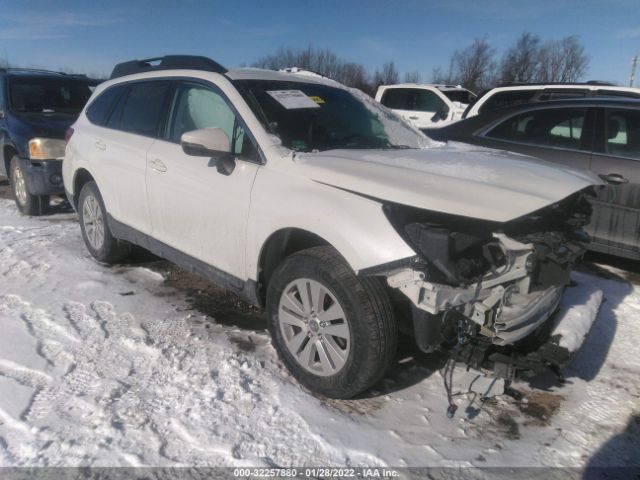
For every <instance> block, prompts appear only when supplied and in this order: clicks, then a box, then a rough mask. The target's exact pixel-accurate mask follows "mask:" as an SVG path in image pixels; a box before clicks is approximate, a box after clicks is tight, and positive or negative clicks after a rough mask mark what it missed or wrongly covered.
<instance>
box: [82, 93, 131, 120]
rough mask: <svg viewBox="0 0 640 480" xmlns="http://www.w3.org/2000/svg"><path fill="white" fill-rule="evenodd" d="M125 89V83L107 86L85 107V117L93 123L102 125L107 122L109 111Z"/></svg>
mask: <svg viewBox="0 0 640 480" xmlns="http://www.w3.org/2000/svg"><path fill="white" fill-rule="evenodd" d="M125 90H126V86H125V85H116V86H114V87H111V88H108V89H107V90H105V91H104V92H102V93H101V94H100V95H99V96H98V98H96V99H95V100H94V101H93V102H91V105H89V108H87V118H88V119H89V121H90V122H91V123H93V124H94V125H100V126H104V125H105V124H106V123H107V118H108V116H109V112H111V110H112V108H113V104H114V103H115V101H116V99H118V98H120V96H121V95H122V93H124V91H125Z"/></svg>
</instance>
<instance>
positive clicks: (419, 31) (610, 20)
mask: <svg viewBox="0 0 640 480" xmlns="http://www.w3.org/2000/svg"><path fill="white" fill-rule="evenodd" d="M523 31H531V32H534V33H537V34H538V35H540V36H541V37H542V38H543V39H552V38H553V39H555V38H560V37H563V36H566V35H577V36H578V37H579V38H580V41H581V42H582V43H583V44H584V45H585V47H586V51H587V53H588V54H589V56H590V57H591V64H590V68H589V71H588V73H587V75H586V78H585V79H598V80H609V81H614V82H616V83H619V84H625V85H626V84H628V82H629V74H630V70H631V59H632V57H633V56H634V55H636V54H640V0H608V1H604V0H600V1H595V0H583V1H577V0H551V1H548V0H537V1H524V0H523V1H509V0H487V1H482V0H475V1H465V0H441V1H428V0H423V1H419V0H395V1H392V0H386V1H378V0H370V1H364V0H357V1H356V0H353V1H350V0H342V1H334V0H326V1H323V0H315V1H305V0H292V1H277V0H271V1H255V0H253V1H252V0H244V1H237V0H236V1H234V0H228V1H226V2H220V1H205V0H201V1H200V0H182V1H180V0H173V1H169V0H166V1H165V0H156V1H153V0H101V1H99V2H97V1H95V2H94V1H72V0H56V1H55V2H54V1H46V0H0V56H5V55H6V57H7V58H8V60H9V62H11V63H12V64H18V65H20V66H37V67H47V68H66V69H73V70H75V71H80V72H90V73H102V74H108V73H109V72H110V71H111V69H112V67H113V65H114V64H115V63H117V62H119V61H124V60H130V59H134V58H146V57H152V56H160V55H164V54H167V53H189V54H200V55H207V56H210V57H211V58H213V59H215V60H217V61H219V62H220V63H222V64H224V65H225V66H227V67H233V66H238V65H240V64H242V63H246V64H250V63H251V62H253V61H255V60H256V59H258V58H259V57H261V56H263V55H265V54H268V53H271V52H274V51H275V50H276V49H277V48H278V47H279V46H291V47H306V46H308V45H309V44H311V45H313V46H316V47H319V48H324V47H328V48H331V49H332V50H334V51H335V52H336V53H337V54H338V55H339V56H341V57H342V58H344V59H346V60H350V61H355V62H359V63H362V64H363V65H364V66H365V67H367V68H368V69H369V70H370V71H372V70H374V69H375V67H377V66H380V65H382V64H383V63H384V62H386V61H388V60H394V61H395V63H396V65H397V67H398V69H399V70H400V71H401V72H404V71H409V70H418V71H419V72H421V73H422V75H423V79H425V80H429V79H430V76H431V72H432V70H433V68H434V67H437V66H442V67H446V66H447V65H448V60H449V58H450V56H451V53H452V52H453V51H454V50H455V49H457V48H463V47H464V46H466V45H468V44H469V43H471V42H472V40H473V38H474V37H477V36H484V35H486V36H487V38H488V40H489V42H490V43H491V45H492V46H493V47H494V48H495V49H496V50H497V51H498V52H499V53H501V52H502V51H503V50H504V48H505V46H507V45H509V44H511V43H512V42H513V41H514V40H515V38H516V37H517V36H518V35H519V34H520V33H521V32H523ZM639 68H640V67H639ZM637 84H638V83H636V85H637Z"/></svg>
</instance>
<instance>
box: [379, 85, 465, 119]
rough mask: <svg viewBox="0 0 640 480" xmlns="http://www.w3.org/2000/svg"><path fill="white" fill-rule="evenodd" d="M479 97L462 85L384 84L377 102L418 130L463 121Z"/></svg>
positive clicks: (380, 88)
mask: <svg viewBox="0 0 640 480" xmlns="http://www.w3.org/2000/svg"><path fill="white" fill-rule="evenodd" d="M474 98H475V95H474V94H473V93H472V92H470V91H469V90H467V89H466V88H462V87H461V86H460V85H435V84H433V85H431V84H418V83H403V84H399V85H381V86H380V87H378V91H377V92H376V97H375V99H376V101H378V102H380V103H381V104H382V105H384V106H385V107H387V108H389V109H391V110H393V111H394V112H396V113H397V114H399V115H400V116H402V117H403V118H404V119H405V120H407V121H408V122H410V123H411V124H412V125H413V126H415V127H416V128H432V127H442V126H444V125H448V124H450V123H452V122H455V121H457V120H459V119H460V118H462V113H463V112H464V111H465V109H466V108H467V107H468V106H469V104H470V103H471V102H472V101H473V100H474Z"/></svg>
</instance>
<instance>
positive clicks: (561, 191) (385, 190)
mask: <svg viewBox="0 0 640 480" xmlns="http://www.w3.org/2000/svg"><path fill="white" fill-rule="evenodd" d="M295 165H296V166H295V167H294V168H295V169H296V170H297V171H298V173H299V174H302V175H305V176H307V177H308V178H310V179H312V180H314V181H316V182H320V183H324V184H327V185H331V186H334V187H338V188H342V189H344V190H349V191H352V192H356V193H360V194H363V195H367V196H371V197H374V198H377V199H380V200H386V201H389V202H393V203H399V204H403V205H409V206H413V207H418V208H424V209H427V210H433V211H437V212H443V213H449V214H453V215H461V216H465V217H471V218H478V219H484V220H491V221H496V222H506V221H509V220H512V219H514V218H517V217H520V216H522V215H525V214H527V213H531V212H533V211H535V210H538V209H540V208H543V207H545V206H547V205H550V204H552V203H555V202H557V201H559V200H562V199H564V198H566V197H568V196H569V195H571V194H572V193H574V192H577V191H579V190H582V189H583V188H586V187H588V186H590V185H601V184H602V181H600V180H599V179H598V178H597V177H596V176H595V175H593V174H591V173H590V172H586V171H585V172H582V171H577V170H571V169H569V168H562V167H560V166H558V165H554V164H551V163H548V162H544V161H542V160H537V159H534V158H532V157H528V156H525V155H520V154H516V153H510V152H504V151H501V150H493V149H489V148H482V147H475V146H470V145H466V144H460V143H455V142H449V143H448V144H447V145H446V146H439V147H431V148H426V149H422V150H331V151H326V152H320V153H298V154H297V155H296V158H295Z"/></svg>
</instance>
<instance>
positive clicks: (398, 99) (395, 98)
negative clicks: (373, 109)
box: [380, 88, 411, 110]
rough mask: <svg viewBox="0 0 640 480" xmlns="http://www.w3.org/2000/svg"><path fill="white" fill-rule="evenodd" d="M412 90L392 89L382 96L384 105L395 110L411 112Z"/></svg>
mask: <svg viewBox="0 0 640 480" xmlns="http://www.w3.org/2000/svg"><path fill="white" fill-rule="evenodd" d="M410 97H411V90H409V89H408V88H390V89H388V90H386V91H385V92H384V95H383V96H382V101H381V102H380V103H382V105H384V106H385V107H387V108H392V109H394V110H409V109H410V106H409V100H410Z"/></svg>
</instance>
